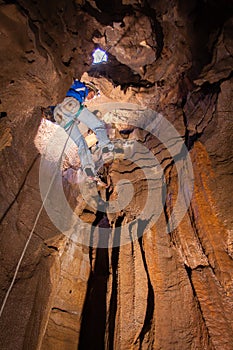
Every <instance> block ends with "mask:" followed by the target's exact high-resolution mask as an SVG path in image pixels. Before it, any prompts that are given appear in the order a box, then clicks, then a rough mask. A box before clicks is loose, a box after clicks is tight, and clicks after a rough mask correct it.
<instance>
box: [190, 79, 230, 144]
mask: <svg viewBox="0 0 233 350" xmlns="http://www.w3.org/2000/svg"><path fill="white" fill-rule="evenodd" d="M227 79H229V77H228V78H227ZM225 80H226V79H222V80H220V81H218V82H216V83H213V84H210V83H209V82H205V83H204V84H203V85H202V86H201V87H200V89H199V90H198V91H193V93H191V95H190V97H189V99H187V100H186V101H185V104H184V106H183V120H184V125H185V145H186V147H187V149H188V150H190V149H192V147H193V145H194V143H195V142H196V141H197V140H198V139H199V138H200V137H201V136H202V135H203V132H204V130H205V128H206V127H205V126H203V129H202V130H201V131H197V128H196V132H195V133H193V131H192V134H191V133H190V130H189V120H190V119H191V117H192V114H193V113H194V111H195V109H196V108H198V106H199V104H201V103H203V101H204V99H205V98H206V97H208V96H209V101H210V103H209V105H207V106H205V107H206V111H205V113H204V117H203V118H202V120H201V121H199V122H198V124H197V125H196V127H197V126H198V125H200V124H201V123H202V122H203V120H204V118H205V115H206V114H207V112H208V109H209V107H210V106H211V101H212V98H214V95H216V100H217V96H218V94H219V92H220V90H221V88H220V85H221V83H222V82H223V81H225ZM213 104H216V101H214V103H213ZM189 105H190V106H189ZM185 109H186V110H188V111H191V112H189V113H187V112H185ZM211 120H212V119H211ZM211 120H210V121H208V123H207V125H208V124H209V123H210V122H211Z"/></svg>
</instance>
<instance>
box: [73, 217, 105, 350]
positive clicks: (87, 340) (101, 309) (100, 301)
mask: <svg viewBox="0 0 233 350" xmlns="http://www.w3.org/2000/svg"><path fill="white" fill-rule="evenodd" d="M99 215H100V217H101V219H100V221H99V222H98V227H106V226H108V227H109V224H108V220H107V218H106V216H105V215H104V214H103V213H99ZM100 217H99V218H100ZM99 218H98V217H97V219H96V222H95V224H97V220H99ZM106 243H107V242H106ZM93 253H94V249H93V248H90V259H91V265H92V260H93ZM95 253H96V257H95V263H94V267H93V268H92V270H91V273H90V276H89V280H88V284H87V293H86V298H85V302H84V306H83V312H82V319H81V328H80V336H79V346H78V349H79V350H86V349H89V350H101V349H104V344H105V328H106V311H107V310H106V294H107V283H108V278H109V256H108V249H107V248H97V249H96V250H95Z"/></svg>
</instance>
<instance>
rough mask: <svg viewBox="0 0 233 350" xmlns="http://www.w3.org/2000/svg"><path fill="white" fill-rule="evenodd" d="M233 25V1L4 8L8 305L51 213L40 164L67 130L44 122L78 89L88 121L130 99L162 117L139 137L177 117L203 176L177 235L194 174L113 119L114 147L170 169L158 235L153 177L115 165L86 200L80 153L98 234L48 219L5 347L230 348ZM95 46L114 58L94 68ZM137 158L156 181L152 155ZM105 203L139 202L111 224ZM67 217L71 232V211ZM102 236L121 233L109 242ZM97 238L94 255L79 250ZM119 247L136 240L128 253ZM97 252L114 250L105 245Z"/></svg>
mask: <svg viewBox="0 0 233 350" xmlns="http://www.w3.org/2000/svg"><path fill="white" fill-rule="evenodd" d="M207 17H208V21H207V20H206V18H207ZM231 17H232V11H231V6H230V2H228V1H223V2H222V3H221V4H220V3H218V2H216V1H210V0H208V1H193V2H191V3H187V2H186V1H156V2H155V1H148V2H142V1H137V0H136V1H122V2H119V1H113V2H112V3H111V5H110V2H108V1H83V0H78V1H68V2H67V1H57V2H54V1H50V2H49V3H48V2H44V1H33V2H28V1H26V0H19V1H17V2H16V3H12V2H10V1H1V2H0V18H1V20H0V46H1V57H0V62H1V70H0V78H1V83H0V112H1V118H0V168H1V183H0V196H1V205H0V218H1V223H0V225H1V234H0V247H1V248H0V253H1V254H0V260H1V261H0V266H1V269H0V286H1V289H0V300H1V303H2V302H3V299H4V296H5V295H6V292H7V289H8V287H9V285H10V283H11V280H12V277H13V274H14V271H15V268H16V265H17V262H18V259H19V257H20V254H21V252H22V250H23V247H24V245H25V242H26V240H27V237H28V235H29V233H30V231H31V229H32V227H33V224H34V222H35V219H36V217H37V214H38V211H39V210H40V208H41V205H42V199H41V195H40V187H39V173H40V162H41V157H43V154H44V153H45V149H46V147H45V145H46V142H47V141H48V139H49V137H51V135H53V133H54V132H56V127H55V126H54V125H52V124H51V123H50V124H49V122H47V124H46V123H44V122H41V106H43V107H46V106H48V105H52V104H56V103H58V102H60V101H61V100H62V98H63V97H64V94H65V91H66V89H67V88H68V86H69V84H70V82H71V80H72V77H74V76H75V77H78V78H81V77H82V78H83V79H84V80H85V79H86V80H91V81H94V82H95V83H96V85H97V86H98V88H99V89H100V91H101V97H100V98H98V99H96V100H94V101H93V102H92V101H91V102H90V104H89V105H88V107H89V108H90V109H91V110H98V109H99V108H100V106H101V105H102V104H103V103H115V102H125V103H134V104H137V105H139V106H140V108H144V109H145V110H152V111H155V112H156V113H155V118H154V124H153V120H151V119H150V118H151V117H149V115H148V114H145V116H144V123H145V124H143V125H146V124H147V123H149V122H150V123H151V122H152V124H150V123H149V124H150V125H152V126H154V127H155V126H156V125H157V124H156V120H157V119H156V118H157V117H156V116H157V113H160V114H161V115H163V116H164V117H166V118H167V119H168V121H169V122H171V123H172V125H173V126H174V127H175V128H176V130H177V131H178V133H179V134H180V136H181V138H182V139H183V140H184V142H185V144H186V147H187V149H188V150H189V155H190V157H191V162H192V166H193V171H194V193H193V196H192V200H191V203H190V206H189V207H188V210H187V212H186V214H185V216H184V218H183V220H182V221H181V222H180V223H179V225H178V227H176V228H175V229H174V230H171V232H170V233H167V231H166V229H167V223H168V221H169V218H170V217H171V215H172V212H173V209H174V206H175V203H176V199H177V194H178V184H179V178H178V173H177V169H176V167H177V166H180V168H181V169H182V171H183V174H185V171H186V168H185V165H184V162H183V159H182V157H179V156H180V154H176V157H175V159H176V163H174V159H173V158H172V154H171V152H169V150H167V149H166V147H165V145H164V144H162V143H161V141H160V140H159V139H158V138H157V137H155V136H154V135H152V134H151V133H148V132H147V131H145V130H142V129H143V128H139V127H137V126H135V123H134V120H133V119H132V118H131V116H130V114H127V113H128V112H127V111H126V112H124V113H126V114H124V113H123V114H122V117H119V115H118V116H117V119H116V120H114V118H113V117H112V116H111V118H110V117H109V116H105V118H106V119H105V121H106V123H107V125H108V130H109V135H110V137H111V138H112V139H115V138H117V139H120V140H121V142H122V143H123V144H126V142H129V145H130V142H133V141H136V142H138V143H139V144H140V145H142V146H143V147H145V148H146V149H147V150H150V152H151V154H152V155H153V157H156V158H157V159H158V163H159V165H160V166H161V169H162V171H163V174H164V175H163V178H162V179H163V181H158V183H156V185H155V186H154V187H152V191H153V192H152V193H153V196H154V198H155V199H156V198H159V200H161V197H160V195H161V193H162V194H163V196H162V198H163V200H164V203H163V204H164V205H163V206H162V213H161V215H160V216H159V218H158V220H157V222H156V224H155V225H152V226H149V225H147V224H148V222H146V220H143V219H140V220H138V221H137V220H135V219H136V218H137V217H138V216H139V215H140V213H141V212H142V209H143V207H144V205H145V203H146V202H147V199H148V188H149V187H148V186H149V184H150V182H147V181H145V178H144V174H143V171H142V169H140V167H139V166H137V165H135V164H134V163H133V162H132V161H130V160H129V159H128V160H123V159H115V161H114V162H113V163H112V164H111V166H109V167H108V168H106V169H104V170H103V174H102V175H103V178H104V180H105V181H106V182H107V183H108V185H109V186H108V188H107V189H103V188H97V192H96V190H95V191H94V192H93V190H92V189H90V191H89V190H88V188H87V193H89V195H90V197H89V199H88V200H86V201H85V200H84V199H83V197H82V195H81V192H80V186H79V183H78V182H79V181H81V180H80V171H79V161H78V158H77V155H76V152H77V149H76V148H75V146H72V147H71V148H70V149H69V151H68V153H67V154H66V157H65V159H64V162H63V188H64V191H65V196H66V199H67V200H68V202H69V203H70V206H71V207H72V210H73V211H74V212H75V213H76V215H77V216H78V217H79V218H81V220H82V221H83V222H84V223H88V224H89V227H90V230H89V232H86V231H85V230H86V229H85V225H79V226H75V224H74V226H73V233H74V234H73V236H68V235H64V234H62V233H61V232H60V231H59V229H58V228H57V227H55V226H54V225H53V223H52V222H51V220H50V218H49V216H48V215H47V213H46V211H45V210H43V211H42V213H41V215H40V218H39V221H38V224H37V226H36V228H35V231H34V234H33V236H32V239H31V241H30V244H29V246H28V249H27V251H26V254H25V257H24V259H23V261H22V264H21V266H20V269H19V272H18V274H17V279H16V281H15V284H14V287H13V289H12V292H11V293H10V296H9V299H8V300H7V303H6V306H5V309H4V312H3V314H2V316H1V318H0V329H1V331H0V348H1V349H4V350H6V349H7V350H9V349H12V350H13V349H14V350H15V349H16V350H18V349H19V350H21V349H44V350H45V349H46V350H47V349H51V350H53V349H55V348H57V349H67V350H68V349H69V350H72V349H177V350H180V349H182V350H183V349H187V350H188V349H200V350H201V349H206V350H212V349H219V350H220V349H221V350H222V349H227V350H228V349H229V350H230V349H232V344H233V324H232V320H233V301H232V300H233V299H232V297H233V295H232V294H233V285H232V281H233V276H232V275H233V262H232V258H233V233H232V183H233V181H232V149H233V147H232V50H233V46H232V34H231V33H232V18H231ZM98 45H100V46H101V47H102V48H103V49H104V50H106V51H107V53H108V54H109V61H108V62H107V63H104V64H102V65H99V66H98V65H91V60H92V57H91V53H92V51H93V49H94V48H95V47H97V46H98ZM101 117H103V116H101ZM108 118H110V119H108ZM136 119H137V118H136ZM127 132H128V133H127ZM170 151H171V150H170ZM136 154H137V160H138V159H140V162H141V163H140V164H143V167H145V168H147V169H154V164H153V162H151V159H150V158H148V154H147V153H146V152H144V151H143V149H140V150H138V151H137V152H136ZM53 156H54V158H51V159H49V161H48V169H47V172H48V176H50V174H51V172H52V171H53V170H54V169H55V167H56V162H57V159H56V157H55V154H54V155H53ZM148 171H149V170H148ZM119 180H120V181H122V180H124V181H123V182H121V183H119ZM127 181H131V183H132V184H133V190H134V193H133V197H132V198H131V197H130V196H131V190H132V188H131V187H130V186H129V185H128V182H127ZM57 186H58V182H57V181H55V184H54V189H53V191H54V192H53V193H54V196H56V194H57V193H58V191H57V189H58V187H57ZM87 186H89V185H88V184H87ZM165 186H166V192H165V193H164V192H163V189H164V188H165ZM183 190H184V191H185V189H183ZM96 193H97V195H98V196H99V197H101V198H102V200H104V201H107V202H109V201H116V200H117V198H120V196H122V198H124V199H125V198H126V199H127V200H128V202H127V204H125V203H126V202H124V204H125V205H124V206H123V208H119V210H118V211H116V212H114V213H112V212H111V211H110V210H109V207H108V206H107V207H105V209H106V208H107V209H106V210H105V211H104V212H103V211H101V210H100V207H98V206H97V207H95V206H94V207H93V205H92V204H93V203H94V202H95V199H96V198H95V197H93V196H95V195H96ZM92 194H93V196H92ZM57 196H58V194H57ZM58 198H60V197H59V196H58ZM57 208H59V206H57ZM58 215H60V218H61V221H62V220H63V217H64V213H63V212H59V213H58ZM151 218H152V216H151V217H150V218H149V219H148V221H150V220H151ZM127 225H128V226H127ZM101 228H102V229H106V230H109V231H108V232H109V236H108V235H102V236H98V232H99V231H101ZM125 228H127V229H125ZM103 232H104V231H103ZM142 233H143V235H142ZM87 237H88V240H89V242H88V243H89V245H90V246H89V245H88V244H83V245H82V244H81V243H80V241H82V240H83V241H85V242H86V240H87ZM123 239H126V240H127V239H128V241H129V242H130V243H128V244H126V245H120V243H121V242H122V240H123ZM98 240H99V242H101V244H102V245H106V247H102V248H98V247H96V246H95V244H93V242H97V243H98ZM110 242H114V244H115V246H114V247H111V246H110ZM108 245H109V247H108Z"/></svg>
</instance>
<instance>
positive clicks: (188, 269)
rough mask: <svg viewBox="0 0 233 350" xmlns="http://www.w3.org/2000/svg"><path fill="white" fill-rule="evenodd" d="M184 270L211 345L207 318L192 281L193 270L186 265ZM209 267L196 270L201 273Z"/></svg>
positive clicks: (199, 267)
mask: <svg viewBox="0 0 233 350" xmlns="http://www.w3.org/2000/svg"><path fill="white" fill-rule="evenodd" d="M184 268H185V270H186V272H187V276H188V280H189V283H190V286H191V288H192V292H193V297H194V299H195V301H196V303H197V306H198V310H199V312H200V316H201V319H202V322H203V325H204V326H205V329H206V333H207V336H208V341H209V343H210V344H211V343H212V342H211V337H210V334H209V330H208V328H207V326H206V321H205V318H204V315H203V312H202V308H201V304H200V302H199V300H198V296H197V293H196V290H195V287H194V284H193V281H192V273H193V270H192V269H191V268H190V267H189V266H188V265H186V264H184ZM206 268H207V267H206V266H201V265H199V266H198V267H196V268H195V270H198V271H201V270H203V269H206Z"/></svg>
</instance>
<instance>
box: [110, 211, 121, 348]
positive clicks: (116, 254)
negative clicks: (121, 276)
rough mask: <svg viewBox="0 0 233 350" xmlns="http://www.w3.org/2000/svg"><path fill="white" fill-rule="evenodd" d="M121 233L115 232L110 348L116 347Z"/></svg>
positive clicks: (117, 225) (119, 221)
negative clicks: (115, 334)
mask: <svg viewBox="0 0 233 350" xmlns="http://www.w3.org/2000/svg"><path fill="white" fill-rule="evenodd" d="M123 219H124V217H118V219H117V221H116V227H120V226H121V224H122V222H123ZM119 239H120V234H119V230H116V231H115V233H114V240H113V246H114V247H115V248H113V249H112V258H111V264H112V294H111V298H110V304H109V305H110V306H109V319H108V350H113V349H114V333H115V323H116V312H117V293H118V281H117V278H118V261H119V253H120V248H119V246H120V242H119Z"/></svg>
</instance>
